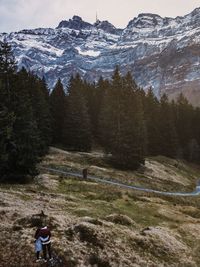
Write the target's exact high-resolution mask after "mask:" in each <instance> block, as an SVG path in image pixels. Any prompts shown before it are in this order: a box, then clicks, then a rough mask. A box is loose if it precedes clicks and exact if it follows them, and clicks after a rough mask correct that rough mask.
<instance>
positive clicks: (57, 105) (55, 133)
mask: <svg viewBox="0 0 200 267" xmlns="http://www.w3.org/2000/svg"><path fill="white" fill-rule="evenodd" d="M65 105H66V99H65V92H64V89H63V85H62V82H61V80H60V79H58V81H57V83H56V85H55V87H54V89H53V91H52V93H51V95H50V109H51V118H52V143H53V144H61V143H62V138H63V124H64V116H65Z"/></svg>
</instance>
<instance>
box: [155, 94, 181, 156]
mask: <svg viewBox="0 0 200 267" xmlns="http://www.w3.org/2000/svg"><path fill="white" fill-rule="evenodd" d="M159 136H160V138H159V142H160V144H159V146H160V151H159V152H160V153H159V154H160V155H164V156H167V157H172V158H174V157H176V156H177V151H178V139H177V133H176V129H175V122H174V117H173V112H172V108H171V106H170V103H169V101H168V97H167V95H166V94H164V95H163V96H162V97H161V100H160V110H159Z"/></svg>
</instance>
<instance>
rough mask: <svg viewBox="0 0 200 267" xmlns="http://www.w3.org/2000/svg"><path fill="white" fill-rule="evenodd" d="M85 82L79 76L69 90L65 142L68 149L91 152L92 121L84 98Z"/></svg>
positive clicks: (73, 79) (72, 82) (71, 82)
mask: <svg viewBox="0 0 200 267" xmlns="http://www.w3.org/2000/svg"><path fill="white" fill-rule="evenodd" d="M83 86H84V85H83V81H82V80H81V78H80V76H79V75H78V74H77V75H76V77H75V78H73V77H72V78H71V80H70V85H69V88H68V96H67V108H66V115H65V123H64V135H63V141H64V144H65V146H66V148H67V149H69V150H76V151H89V150H90V149H91V146H92V135H91V127H90V120H89V116H88V110H87V107H86V102H85V99H84V97H83V91H82V89H83Z"/></svg>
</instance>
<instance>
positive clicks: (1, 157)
mask: <svg viewBox="0 0 200 267" xmlns="http://www.w3.org/2000/svg"><path fill="white" fill-rule="evenodd" d="M15 69H16V68H15V62H14V59H13V55H12V52H11V47H10V46H9V45H8V44H7V43H6V42H0V151H1V153H0V174H1V175H4V174H5V173H7V172H8V171H9V160H10V157H11V153H12V146H11V144H12V139H13V123H14V121H15V115H14V113H13V110H12V109H11V93H12V88H11V82H12V78H13V76H14V74H15Z"/></svg>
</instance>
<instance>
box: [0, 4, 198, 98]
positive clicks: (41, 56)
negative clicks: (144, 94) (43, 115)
mask: <svg viewBox="0 0 200 267" xmlns="http://www.w3.org/2000/svg"><path fill="white" fill-rule="evenodd" d="M3 39H6V40H7V41H8V42H9V43H10V44H11V45H12V47H13V51H14V54H15V56H16V59H17V62H18V67H19V68H21V67H22V66H23V67H26V68H27V69H28V70H31V71H34V72H35V73H36V74H38V75H39V76H41V77H42V76H43V75H44V76H45V78H46V80H47V83H48V85H49V87H50V88H52V87H53V86H54V84H55V82H56V79H57V78H58V77H60V78H61V79H62V81H63V83H64V84H65V85H66V84H67V82H68V80H69V78H70V76H71V75H72V74H75V73H76V72H79V73H80V74H81V75H82V77H83V78H85V79H87V80H91V81H97V80H98V78H99V77H100V76H104V77H105V78H110V76H111V74H112V71H113V69H114V68H115V66H116V65H119V67H120V70H121V72H122V73H123V74H125V73H126V72H127V71H128V70H129V71H131V73H132V75H133V76H134V78H135V79H136V82H137V83H138V84H139V86H141V87H143V88H145V89H147V88H149V87H150V86H151V87H152V88H153V90H154V92H155V94H156V95H157V96H160V95H161V94H162V93H163V92H167V93H168V94H173V95H175V94H177V93H178V92H180V91H182V90H183V88H184V90H192V89H191V88H192V87H194V89H195V90H199V92H200V81H199V79H198V77H200V68H199V59H200V8H197V9H195V10H194V11H193V12H191V13H190V14H188V15H186V16H183V17H176V18H162V17H161V16H159V15H156V14H149V13H144V14H140V15H138V17H136V18H133V19H132V20H131V21H130V22H129V23H128V25H127V27H126V28H125V29H117V28H116V27H114V26H113V25H112V24H111V23H110V22H108V21H96V22H95V23H94V24H91V23H88V22H85V21H83V20H82V18H81V17H79V16H74V17H73V18H72V19H70V20H64V21H62V22H60V23H59V25H58V27H57V28H56V29H52V28H38V29H32V30H22V31H19V32H14V33H9V34H3V33H2V34H0V40H3ZM187 88H188V89H187ZM190 95H191V94H190Z"/></svg>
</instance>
